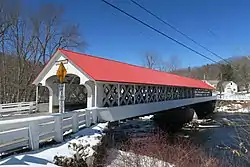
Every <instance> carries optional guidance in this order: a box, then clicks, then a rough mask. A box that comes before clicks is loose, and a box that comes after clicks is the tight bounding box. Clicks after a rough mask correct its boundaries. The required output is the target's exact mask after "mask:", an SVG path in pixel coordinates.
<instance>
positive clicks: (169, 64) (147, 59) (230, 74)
mask: <svg viewBox="0 0 250 167" xmlns="http://www.w3.org/2000/svg"><path fill="white" fill-rule="evenodd" d="M143 62H144V63H143V65H144V66H145V67H147V68H151V69H155V70H159V71H164V72H170V73H173V74H177V75H181V76H185V77H190V78H194V79H200V80H219V81H221V82H223V81H234V82H236V83H237V84H238V86H239V88H240V89H241V90H242V89H247V90H248V89H249V83H250V58H249V57H248V56H240V57H232V58H230V59H228V62H230V63H225V62H222V61H221V62H218V63H217V64H215V63H213V64H206V65H203V66H200V67H187V68H181V60H180V59H179V57H178V56H170V57H169V58H168V59H167V60H164V59H163V58H161V57H160V56H159V55H157V54H154V53H146V54H145V55H144V61H143Z"/></svg>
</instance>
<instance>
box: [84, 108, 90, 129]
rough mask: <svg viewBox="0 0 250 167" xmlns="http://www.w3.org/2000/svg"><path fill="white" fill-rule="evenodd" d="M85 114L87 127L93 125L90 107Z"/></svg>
mask: <svg viewBox="0 0 250 167" xmlns="http://www.w3.org/2000/svg"><path fill="white" fill-rule="evenodd" d="M85 114H86V117H85V118H86V127H90V125H91V120H90V111H89V110H88V109H86V112H85Z"/></svg>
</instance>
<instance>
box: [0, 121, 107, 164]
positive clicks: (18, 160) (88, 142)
mask: <svg viewBox="0 0 250 167" xmlns="http://www.w3.org/2000/svg"><path fill="white" fill-rule="evenodd" d="M107 125H108V123H99V124H97V125H94V126H92V127H90V128H85V129H83V130H80V131H79V132H77V133H75V134H72V135H71V138H70V139H67V140H66V141H65V142H63V143H61V144H58V145H53V146H49V147H46V148H43V149H39V150H37V151H31V152H27V153H23V154H18V155H13V156H10V157H7V158H5V159H2V160H0V166H1V167H22V166H31V167H44V166H50V167H54V166H57V165H54V164H53V159H54V156H67V157H72V156H73V154H75V151H74V150H73V149H71V148H70V147H69V145H72V144H73V145H76V146H79V145H82V146H83V148H84V150H83V152H84V155H85V156H86V157H89V156H92V155H93V153H94V150H93V146H96V145H97V144H98V143H100V141H101V138H102V136H103V134H104V133H103V131H104V129H105V128H106V127H107Z"/></svg>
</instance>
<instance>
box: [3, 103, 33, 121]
mask: <svg viewBox="0 0 250 167" xmlns="http://www.w3.org/2000/svg"><path fill="white" fill-rule="evenodd" d="M35 111H36V102H20V103H7V104H0V117H1V116H4V115H14V114H29V113H33V112H35Z"/></svg>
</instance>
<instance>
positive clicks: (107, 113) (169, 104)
mask: <svg viewBox="0 0 250 167" xmlns="http://www.w3.org/2000/svg"><path fill="white" fill-rule="evenodd" d="M214 100H216V97H214V96H209V97H197V98H186V99H178V100H169V101H161V102H154V103H143V104H135V105H125V106H117V107H107V108H105V109H103V110H100V111H99V114H100V119H102V120H104V121H111V122H112V121H118V120H123V119H126V118H131V117H137V116H140V115H147V114H153V113H156V112H159V111H163V110H168V109H172V108H178V107H182V106H188V105H192V104H196V103H203V102H208V101H214Z"/></svg>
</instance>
